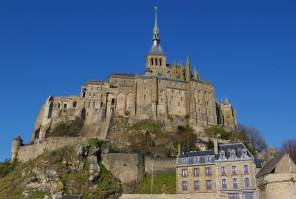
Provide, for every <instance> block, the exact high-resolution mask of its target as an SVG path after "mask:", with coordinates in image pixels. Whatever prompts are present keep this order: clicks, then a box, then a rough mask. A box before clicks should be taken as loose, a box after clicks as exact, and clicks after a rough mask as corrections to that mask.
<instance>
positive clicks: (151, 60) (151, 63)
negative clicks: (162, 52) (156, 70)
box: [150, 58, 153, 66]
mask: <svg viewBox="0 0 296 199" xmlns="http://www.w3.org/2000/svg"><path fill="white" fill-rule="evenodd" d="M150 65H151V66H153V58H151V59H150Z"/></svg>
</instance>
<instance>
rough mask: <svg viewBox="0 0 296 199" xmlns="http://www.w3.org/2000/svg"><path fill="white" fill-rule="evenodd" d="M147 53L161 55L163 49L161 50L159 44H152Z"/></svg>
mask: <svg viewBox="0 0 296 199" xmlns="http://www.w3.org/2000/svg"><path fill="white" fill-rule="evenodd" d="M149 54H151V55H163V54H164V53H163V50H162V48H161V46H160V45H157V46H155V45H152V47H151V50H150V52H149Z"/></svg>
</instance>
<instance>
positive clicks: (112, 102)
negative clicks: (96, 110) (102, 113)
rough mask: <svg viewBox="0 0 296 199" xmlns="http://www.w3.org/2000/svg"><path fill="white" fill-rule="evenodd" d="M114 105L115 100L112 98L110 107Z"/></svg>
mask: <svg viewBox="0 0 296 199" xmlns="http://www.w3.org/2000/svg"><path fill="white" fill-rule="evenodd" d="M114 104H115V99H114V98H113V99H112V100H111V105H112V106H113V105H114Z"/></svg>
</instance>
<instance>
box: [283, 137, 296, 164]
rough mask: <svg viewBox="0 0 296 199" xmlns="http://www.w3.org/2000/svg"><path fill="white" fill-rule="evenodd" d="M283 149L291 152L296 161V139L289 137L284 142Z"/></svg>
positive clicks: (288, 152)
mask: <svg viewBox="0 0 296 199" xmlns="http://www.w3.org/2000/svg"><path fill="white" fill-rule="evenodd" d="M282 151H283V152H285V153H287V154H289V156H290V157H291V158H292V160H293V161H294V162H296V139H288V140H286V141H284V142H283V144H282Z"/></svg>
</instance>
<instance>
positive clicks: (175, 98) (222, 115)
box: [32, 13, 236, 141]
mask: <svg viewBox="0 0 296 199" xmlns="http://www.w3.org/2000/svg"><path fill="white" fill-rule="evenodd" d="M152 41H153V44H152V48H151V50H150V52H149V53H148V55H147V57H146V64H145V73H144V74H143V75H135V74H123V73H112V74H111V75H110V76H109V78H108V80H107V81H88V82H87V83H86V84H85V85H82V87H81V93H80V95H79V96H66V97H52V96H51V97H49V98H48V99H47V100H46V102H45V104H44V105H43V106H42V108H41V110H40V113H39V115H38V117H37V121H36V123H35V128H34V132H33V137H32V141H37V140H42V139H44V138H45V137H46V132H48V129H50V128H52V127H54V126H56V125H57V124H58V123H59V122H61V121H69V120H76V119H83V122H84V127H83V128H84V129H85V131H83V132H85V133H84V135H83V136H87V137H88V136H91V137H98V138H101V139H106V137H107V135H108V129H109V126H110V122H111V120H112V117H113V116H114V115H120V116H126V117H128V118H129V119H130V120H131V121H137V120H143V119H149V120H155V121H160V122H163V123H165V124H167V125H166V126H172V125H179V124H184V123H185V122H186V123H187V124H188V123H189V124H190V126H192V127H193V128H194V129H195V130H196V131H197V132H199V131H202V129H204V128H206V127H208V126H210V125H221V126H223V127H224V128H225V129H228V130H233V129H235V128H236V117H235V111H234V109H233V108H232V106H231V105H230V103H229V102H228V101H227V100H226V101H224V102H218V101H217V100H216V97H215V90H214V87H213V85H212V84H211V83H209V82H206V81H203V80H201V79H200V77H199V74H198V72H197V70H195V69H194V70H192V68H191V64H190V61H189V58H188V57H187V60H186V64H185V65H184V66H183V65H180V64H175V63H174V64H169V63H168V62H167V57H166V55H165V53H164V52H163V50H162V48H161V46H160V34H159V27H158V24H157V13H156V14H155V24H154V28H153V39H152Z"/></svg>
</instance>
